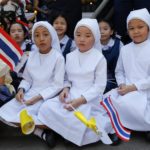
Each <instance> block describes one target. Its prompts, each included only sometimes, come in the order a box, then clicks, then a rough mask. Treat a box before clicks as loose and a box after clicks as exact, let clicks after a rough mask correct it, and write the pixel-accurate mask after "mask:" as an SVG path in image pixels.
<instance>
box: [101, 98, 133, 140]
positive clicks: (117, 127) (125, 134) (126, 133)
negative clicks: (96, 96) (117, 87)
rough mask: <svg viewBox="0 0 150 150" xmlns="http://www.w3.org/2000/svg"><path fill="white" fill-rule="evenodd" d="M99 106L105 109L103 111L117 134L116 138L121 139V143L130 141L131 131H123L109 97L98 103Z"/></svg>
mask: <svg viewBox="0 0 150 150" xmlns="http://www.w3.org/2000/svg"><path fill="white" fill-rule="evenodd" d="M100 104H101V105H102V106H103V107H104V108H105V110H106V111H107V113H108V115H109V117H110V120H111V123H112V126H113V128H114V130H115V132H116V134H117V136H118V137H119V138H120V139H122V140H123V141H126V142H127V141H129V139H130V134H131V131H129V130H127V129H125V128H124V127H123V125H122V124H121V121H120V118H119V115H118V112H117V111H116V109H115V108H114V106H113V104H112V101H111V99H110V97H107V98H105V99H104V100H103V101H101V102H100Z"/></svg>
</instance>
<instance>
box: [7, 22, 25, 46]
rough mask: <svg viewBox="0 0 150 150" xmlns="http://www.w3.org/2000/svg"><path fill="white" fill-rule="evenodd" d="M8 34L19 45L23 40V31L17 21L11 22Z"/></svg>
mask: <svg viewBox="0 0 150 150" xmlns="http://www.w3.org/2000/svg"><path fill="white" fill-rule="evenodd" d="M9 34H10V36H11V38H13V39H14V40H15V41H16V42H17V43H18V44H19V45H21V44H22V43H23V42H24V38H25V33H24V30H23V28H22V26H21V25H20V24H18V23H15V24H12V25H11V27H10V33H9Z"/></svg>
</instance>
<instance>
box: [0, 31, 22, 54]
mask: <svg viewBox="0 0 150 150" xmlns="http://www.w3.org/2000/svg"><path fill="white" fill-rule="evenodd" d="M0 33H2V35H3V36H4V37H5V38H6V39H7V40H8V41H10V42H11V43H12V44H13V46H14V47H15V48H16V49H17V50H18V52H19V53H20V55H21V56H22V55H23V51H22V50H21V48H20V47H19V45H18V44H17V43H16V42H15V41H14V40H13V39H12V38H11V37H10V36H9V35H8V34H7V33H6V32H5V31H4V30H3V29H2V28H0Z"/></svg>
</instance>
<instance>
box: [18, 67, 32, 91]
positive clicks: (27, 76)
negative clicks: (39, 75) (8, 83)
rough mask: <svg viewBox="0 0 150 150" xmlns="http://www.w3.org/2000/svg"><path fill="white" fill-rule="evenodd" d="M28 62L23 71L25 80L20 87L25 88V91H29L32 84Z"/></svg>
mask: <svg viewBox="0 0 150 150" xmlns="http://www.w3.org/2000/svg"><path fill="white" fill-rule="evenodd" d="M27 65H28V64H26V67H25V70H24V72H23V80H22V81H21V83H20V85H19V88H24V89H25V91H28V90H29V89H30V87H31V85H32V78H31V76H30V74H29V72H28V67H27Z"/></svg>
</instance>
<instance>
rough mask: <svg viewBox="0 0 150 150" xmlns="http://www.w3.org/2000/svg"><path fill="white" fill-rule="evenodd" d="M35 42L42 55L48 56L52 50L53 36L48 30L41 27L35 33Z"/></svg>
mask: <svg viewBox="0 0 150 150" xmlns="http://www.w3.org/2000/svg"><path fill="white" fill-rule="evenodd" d="M33 36H34V41H35V44H36V46H37V47H38V48H39V51H40V53H42V54H46V53H48V52H49V51H50V50H51V42H52V39H51V35H50V33H49V31H48V29H47V28H45V27H43V26H39V27H37V28H36V29H35V31H34V35H33Z"/></svg>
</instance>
